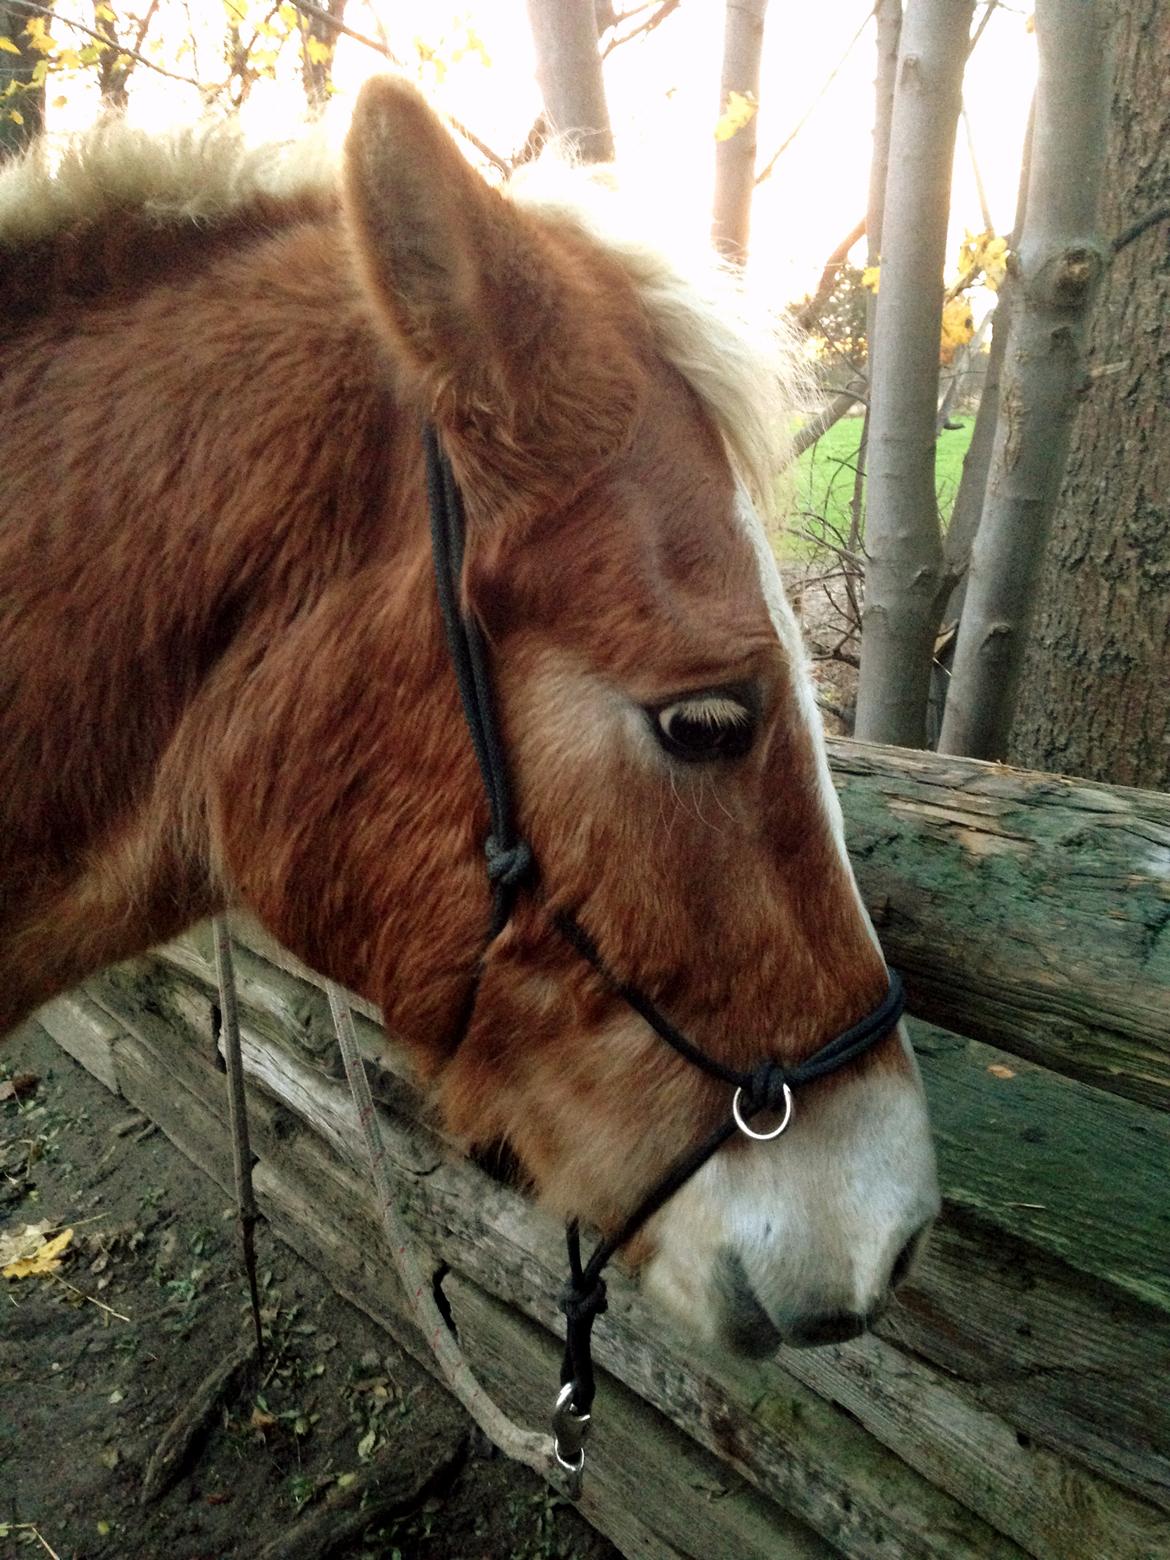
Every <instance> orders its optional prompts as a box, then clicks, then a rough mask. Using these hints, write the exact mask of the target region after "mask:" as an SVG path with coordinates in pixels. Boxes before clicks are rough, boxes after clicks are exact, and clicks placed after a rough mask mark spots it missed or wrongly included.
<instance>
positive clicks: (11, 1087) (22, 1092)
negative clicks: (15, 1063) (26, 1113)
mask: <svg viewBox="0 0 1170 1560" xmlns="http://www.w3.org/2000/svg"><path fill="white" fill-rule="evenodd" d="M40 1081H41V1080H40V1079H39V1078H38V1077H37V1075H36V1073H15V1074H14V1075H13V1076H12V1077H11V1078H6V1079H5V1080H4V1082H3V1083H0V1104H3V1103H4V1101H6V1100H23V1099H24V1098H25V1097H26V1095H29V1094H35V1093H36V1088H37V1085H38V1084H39V1083H40Z"/></svg>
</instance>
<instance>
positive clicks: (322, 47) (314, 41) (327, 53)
mask: <svg viewBox="0 0 1170 1560" xmlns="http://www.w3.org/2000/svg"><path fill="white" fill-rule="evenodd" d="M305 53H306V54H307V55H308V56H309V58H310V59H311V60H312V62H313V64H314V65H324V64H326V63H327V62H328V61H329V60H330V59H332V57H333V50H332V49H331V48H330V46H329V45H328V44H327V43H324V42H323V41H322V40H321V39H320V38H306V39H305Z"/></svg>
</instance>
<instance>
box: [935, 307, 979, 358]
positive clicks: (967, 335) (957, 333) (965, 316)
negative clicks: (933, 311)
mask: <svg viewBox="0 0 1170 1560" xmlns="http://www.w3.org/2000/svg"><path fill="white" fill-rule="evenodd" d="M974 334H975V321H974V319H973V318H972V315H971V305H970V303H968V301H967V299H966V298H963V297H959V298H952V299H951V300H950V302H949V303H946V304H944V305H943V312H942V360H943V362H944V363H949V362H950V361H951V359H952V358H953V357H954V355H955V352H956V350H957V349H958V348H959V347H961V346H963V344H964V343H965V342H968V341H970V340H971V337H972V336H973V335H974Z"/></svg>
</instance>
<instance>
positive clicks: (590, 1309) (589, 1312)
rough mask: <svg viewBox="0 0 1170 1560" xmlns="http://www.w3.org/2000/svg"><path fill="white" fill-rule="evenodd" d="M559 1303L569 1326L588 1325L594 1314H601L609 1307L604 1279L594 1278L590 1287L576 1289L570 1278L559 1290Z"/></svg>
mask: <svg viewBox="0 0 1170 1560" xmlns="http://www.w3.org/2000/svg"><path fill="white" fill-rule="evenodd" d="M559 1305H560V1308H561V1310H562V1311H563V1312H564V1313H565V1317H566V1319H567V1320H568V1323H569V1326H570V1327H582V1326H585V1327H588V1326H589V1325H590V1324H591V1323H592V1322H593V1318H594V1317H595V1316H601V1315H603V1314H604V1313H605V1312H606V1311H607V1310H608V1309H609V1300H608V1299H607V1297H606V1293H605V1279H604V1278H597V1279H594V1281H593V1287H592V1288H591V1289H578V1288H577V1285H576V1284H575V1283H574V1281H573V1280H572V1279H570V1280H569V1282H568V1283H567V1284H566V1285H565V1287H564V1288H563V1289H562V1290H561V1298H560V1301H559Z"/></svg>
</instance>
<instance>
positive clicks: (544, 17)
mask: <svg viewBox="0 0 1170 1560" xmlns="http://www.w3.org/2000/svg"><path fill="white" fill-rule="evenodd" d="M528 19H529V22H530V23H531V25H532V37H533V41H534V43H535V45H536V75H537V80H538V81H539V82H540V90H541V92H542V93H543V94H544V107H545V117H546V118H547V120H548V123H549V125H550V126H551V128H552V129H553V130H554V131H555V132H557V133H559V134H561V135H563V136H565V137H566V139H567V140H568V141H569V142H570V143H571V145H572V146H573V149H574V150H575V151H576V153H577V155H578V156H579V157H580V158H581V159H582V161H584V162H612V161H613V155H614V151H613V131H612V129H611V128H610V123H609V109H608V107H607V105H606V101H605V83H604V81H603V80H602V75H601V56H600V54H599V53H598V50H597V17H596V13H595V11H594V6H593V0H528Z"/></svg>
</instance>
